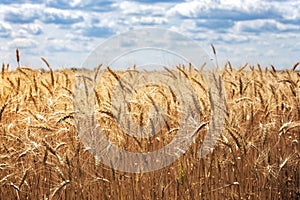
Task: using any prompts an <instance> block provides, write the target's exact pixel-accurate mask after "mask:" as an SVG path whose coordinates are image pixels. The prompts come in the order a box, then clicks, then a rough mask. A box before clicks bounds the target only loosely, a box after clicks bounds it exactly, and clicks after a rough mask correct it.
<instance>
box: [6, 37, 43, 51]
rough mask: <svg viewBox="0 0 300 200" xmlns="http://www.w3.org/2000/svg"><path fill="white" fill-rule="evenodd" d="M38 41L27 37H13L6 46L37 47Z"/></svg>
mask: <svg viewBox="0 0 300 200" xmlns="http://www.w3.org/2000/svg"><path fill="white" fill-rule="evenodd" d="M37 45H38V42H37V41H35V40H33V39H29V38H15V39H13V40H12V41H10V42H8V46H9V47H10V48H13V49H15V48H23V49H28V48H35V47H37Z"/></svg>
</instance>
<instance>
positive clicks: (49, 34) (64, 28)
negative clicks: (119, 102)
mask: <svg viewBox="0 0 300 200" xmlns="http://www.w3.org/2000/svg"><path fill="white" fill-rule="evenodd" d="M143 27H157V28H164V29H168V30H173V31H177V32H179V33H181V34H183V35H184V36H186V37H189V38H191V39H193V40H195V41H196V42H197V43H198V44H199V45H200V46H201V47H202V48H203V49H204V51H206V52H207V54H208V55H209V56H211V57H212V58H213V53H212V50H211V47H210V44H211V43H212V44H214V46H215V47H216V49H217V56H218V62H219V64H220V65H224V63H226V61H228V60H229V61H230V62H231V63H232V64H233V65H234V66H239V65H243V64H245V63H250V64H252V65H256V64H257V63H260V64H261V65H263V66H269V65H271V64H272V65H274V66H275V67H276V68H281V69H283V68H290V67H292V66H293V64H295V63H296V62H298V61H300V1H299V0H286V1H285V0H277V1H271V0H249V1H242V0H227V1H225V0H211V1H209V0H201V1H200V0H198V1H195V0H186V1H179V0H173V1H172V0H154V1H150V0H131V1H117V0H101V1H94V0H84V1H83V0H73V1H72V0H45V1H43V0H14V1H11V0H0V52H1V54H0V61H1V63H2V62H4V63H10V64H11V65H12V66H16V65H17V63H16V59H15V49H16V48H19V50H20V52H21V64H22V65H27V66H31V67H34V68H40V67H45V66H44V64H43V62H42V61H41V59H40V57H45V58H46V59H47V60H48V62H49V63H50V64H51V65H52V66H53V67H54V68H61V67H63V68H66V67H80V66H81V64H82V63H83V62H84V61H85V59H86V58H87V57H88V55H89V54H90V52H91V51H92V50H93V49H95V48H96V47H97V46H98V45H99V44H101V43H102V42H104V41H105V40H107V39H108V38H110V37H111V36H114V35H116V34H120V33H123V32H125V31H129V30H134V29H138V28H143Z"/></svg>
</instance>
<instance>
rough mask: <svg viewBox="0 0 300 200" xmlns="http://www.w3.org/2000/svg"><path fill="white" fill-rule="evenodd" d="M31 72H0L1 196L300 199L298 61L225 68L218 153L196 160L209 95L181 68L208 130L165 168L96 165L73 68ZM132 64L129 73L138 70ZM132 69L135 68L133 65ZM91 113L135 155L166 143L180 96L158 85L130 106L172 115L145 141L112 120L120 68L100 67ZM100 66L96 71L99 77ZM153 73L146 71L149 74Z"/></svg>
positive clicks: (142, 112) (137, 111) (134, 113)
mask: <svg viewBox="0 0 300 200" xmlns="http://www.w3.org/2000/svg"><path fill="white" fill-rule="evenodd" d="M44 61H45V63H46V65H48V68H45V70H33V69H31V68H30V67H22V66H19V67H17V69H16V70H10V67H9V65H6V64H3V66H2V71H1V74H0V199H298V198H300V189H299V188H300V174H299V171H300V155H299V139H300V72H298V71H297V67H299V66H298V64H299V63H297V64H295V65H294V66H291V68H290V69H287V70H284V71H277V70H276V69H275V67H274V66H270V67H268V68H262V67H260V66H259V65H257V66H249V65H245V66H240V67H232V66H231V64H230V63H229V62H228V63H227V64H226V65H225V66H224V67H223V68H222V69H221V73H220V76H221V80H222V83H223V86H224V91H225V96H226V107H227V109H226V117H225V118H226V119H225V122H224V128H223V131H222V132H221V133H219V134H220V137H219V139H218V141H217V143H216V145H215V147H214V151H213V152H212V153H209V154H208V155H207V156H205V157H203V158H201V159H199V155H198V150H199V149H200V148H201V145H202V142H203V139H204V137H205V135H206V133H207V130H208V125H209V123H210V121H209V119H210V114H211V111H210V110H211V106H212V105H210V101H209V91H208V88H207V85H206V84H205V82H204V81H203V77H202V74H201V72H200V71H198V70H196V69H194V68H192V67H189V66H179V67H177V68H176V70H169V71H168V70H166V71H165V72H156V73H170V75H172V73H176V74H178V75H180V76H182V77H184V78H186V79H188V80H189V81H190V83H191V86H192V88H193V91H194V93H195V94H196V97H197V99H196V101H195V102H194V103H195V104H197V106H196V107H197V108H198V110H197V112H199V113H201V118H200V119H199V123H202V124H203V127H201V129H200V130H199V136H198V137H197V138H195V140H194V142H193V144H192V145H191V147H190V148H189V149H188V151H187V152H186V153H185V154H184V155H183V156H181V157H180V158H179V159H178V160H177V161H176V162H174V163H173V164H171V165H170V166H167V167H165V168H163V169H161V170H156V171H153V172H147V173H136V174H134V173H125V172H120V171H116V170H114V169H112V168H111V167H110V166H106V165H104V164H102V163H100V162H97V161H96V160H95V158H94V156H93V155H92V154H91V152H90V151H88V150H87V149H86V148H85V146H84V145H83V143H82V142H81V141H80V139H79V137H78V129H77V125H76V117H75V116H76V111H74V102H73V97H74V95H76V94H74V81H75V75H76V73H77V72H78V70H76V69H65V70H52V68H51V66H50V65H49V64H48V63H47V61H46V60H44ZM132 70H133V69H132ZM133 71H134V70H133ZM86 72H87V73H89V74H91V77H94V76H101V78H102V79H101V80H100V81H99V82H98V83H97V87H96V89H95V91H94V92H95V95H94V96H95V99H94V104H95V105H94V106H95V111H96V113H95V115H96V119H97V123H98V125H99V127H100V128H101V130H102V131H103V132H104V133H105V134H106V135H107V137H108V138H109V139H110V141H111V142H112V143H114V144H115V145H117V146H119V147H120V148H123V149H126V150H128V151H133V152H149V151H154V150H156V149H159V148H162V147H163V146H165V145H166V144H168V143H169V142H170V141H171V140H172V138H173V137H174V135H176V133H177V128H178V126H179V121H180V116H181V114H182V113H181V111H180V110H179V109H178V107H179V105H178V101H177V98H178V97H176V95H174V92H173V91H172V90H170V89H168V88H164V87H160V86H159V85H157V86H155V85H152V86H151V87H147V88H141V89H139V90H137V91H136V93H135V95H133V96H132V101H131V102H129V103H130V104H131V105H130V108H131V110H130V112H131V117H132V119H133V120H134V121H136V123H139V124H141V125H144V124H147V123H148V121H149V120H148V118H147V113H148V112H149V109H150V108H151V107H152V106H153V105H160V106H161V107H162V108H164V109H165V110H166V112H167V117H166V120H165V125H164V127H163V129H162V130H161V131H160V132H159V133H157V134H156V135H155V136H153V137H151V138H149V139H139V138H135V137H131V136H128V135H126V134H125V133H124V132H123V131H122V130H121V129H120V128H119V127H118V125H117V123H116V122H115V120H114V119H115V117H116V116H115V115H114V114H113V113H112V106H111V104H110V102H111V98H112V91H113V89H114V86H115V84H118V81H120V79H121V77H122V75H123V74H124V73H125V72H124V71H122V72H120V71H113V70H111V69H109V68H104V67H101V68H97V69H95V70H94V71H89V72H88V71H86ZM95 72H97V73H96V74H97V75H93V74H95ZM149 73H150V72H149Z"/></svg>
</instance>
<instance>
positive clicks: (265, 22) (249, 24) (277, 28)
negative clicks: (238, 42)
mask: <svg viewBox="0 0 300 200" xmlns="http://www.w3.org/2000/svg"><path fill="white" fill-rule="evenodd" d="M234 29H235V30H237V31H239V32H253V33H257V32H281V31H300V27H299V26H297V25H293V24H283V23H281V22H278V21H276V20H273V19H258V20H249V21H240V22H236V24H235V27H234Z"/></svg>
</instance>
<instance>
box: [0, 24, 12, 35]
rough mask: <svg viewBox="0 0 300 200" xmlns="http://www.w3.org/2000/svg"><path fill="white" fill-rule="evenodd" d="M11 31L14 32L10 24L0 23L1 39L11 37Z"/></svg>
mask: <svg viewBox="0 0 300 200" xmlns="http://www.w3.org/2000/svg"><path fill="white" fill-rule="evenodd" d="M11 31H12V27H11V25H10V24H8V23H6V22H1V21H0V37H8V36H10V34H11Z"/></svg>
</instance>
